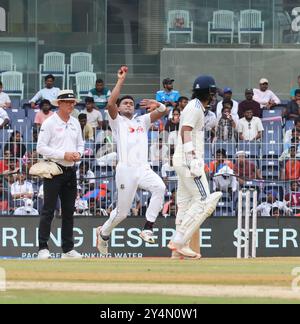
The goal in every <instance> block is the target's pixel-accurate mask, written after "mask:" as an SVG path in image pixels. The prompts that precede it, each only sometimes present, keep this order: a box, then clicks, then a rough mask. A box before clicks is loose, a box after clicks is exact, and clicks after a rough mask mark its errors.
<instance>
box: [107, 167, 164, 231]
mask: <svg viewBox="0 0 300 324" xmlns="http://www.w3.org/2000/svg"><path fill="white" fill-rule="evenodd" d="M116 185H117V190H118V202H117V208H116V209H115V210H113V211H112V213H111V215H110V218H109V220H108V221H107V222H106V223H105V224H104V225H103V227H102V235H103V236H110V235H111V232H112V231H113V229H114V228H115V227H116V226H118V225H119V224H120V223H121V222H122V221H123V220H125V219H126V218H127V216H128V214H129V213H130V210H131V206H132V203H133V201H134V197H135V194H136V192H137V189H138V188H140V189H143V190H145V191H150V192H151V194H152V197H151V201H150V204H149V206H148V210H147V213H146V219H147V221H149V222H152V223H155V221H156V219H157V216H158V214H159V212H160V211H161V210H162V208H163V203H164V196H165V191H166V186H165V184H164V182H163V181H162V179H161V178H160V177H159V176H158V175H157V174H156V173H155V172H154V171H152V170H151V168H150V166H147V165H146V166H141V167H130V166H127V165H124V164H118V166H117V171H116Z"/></svg>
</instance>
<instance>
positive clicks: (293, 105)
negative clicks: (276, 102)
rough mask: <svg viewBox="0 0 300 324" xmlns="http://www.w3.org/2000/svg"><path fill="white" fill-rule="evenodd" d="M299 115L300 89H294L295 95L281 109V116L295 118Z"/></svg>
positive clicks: (289, 118)
mask: <svg viewBox="0 0 300 324" xmlns="http://www.w3.org/2000/svg"><path fill="white" fill-rule="evenodd" d="M299 117H300V89H297V90H296V91H295V96H294V99H293V100H292V101H290V102H289V103H288V105H287V107H286V108H285V109H284V111H283V118H286V119H288V120H296V119H297V118H299Z"/></svg>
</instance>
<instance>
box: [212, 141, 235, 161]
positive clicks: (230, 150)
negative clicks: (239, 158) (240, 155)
mask: <svg viewBox="0 0 300 324" xmlns="http://www.w3.org/2000/svg"><path fill="white" fill-rule="evenodd" d="M219 149H224V150H225V151H226V153H227V157H228V158H233V157H234V156H235V154H236V152H237V151H236V143H232V142H216V143H215V145H214V154H213V155H214V156H216V152H217V150H219Z"/></svg>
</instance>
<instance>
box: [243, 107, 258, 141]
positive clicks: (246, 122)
mask: <svg viewBox="0 0 300 324" xmlns="http://www.w3.org/2000/svg"><path fill="white" fill-rule="evenodd" d="M263 131H264V127H263V124H262V121H261V119H260V118H258V117H254V116H253V110H252V109H248V110H246V112H245V117H244V118H242V119H240V121H239V126H238V132H239V139H240V141H247V142H255V141H260V140H261V139H262V133H263Z"/></svg>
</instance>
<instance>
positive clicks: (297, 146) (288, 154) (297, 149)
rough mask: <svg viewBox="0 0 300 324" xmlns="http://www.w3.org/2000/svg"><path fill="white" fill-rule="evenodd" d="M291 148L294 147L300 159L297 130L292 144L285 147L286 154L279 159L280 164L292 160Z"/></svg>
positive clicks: (299, 140) (294, 131)
mask: <svg viewBox="0 0 300 324" xmlns="http://www.w3.org/2000/svg"><path fill="white" fill-rule="evenodd" d="M291 147H294V150H295V149H296V158H297V159H300V138H299V134H298V132H297V130H296V129H294V130H293V138H292V141H291V143H287V144H285V145H284V152H283V153H282V154H281V156H280V157H279V159H278V160H279V161H280V162H283V161H286V160H289V159H291V152H290V150H291Z"/></svg>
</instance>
